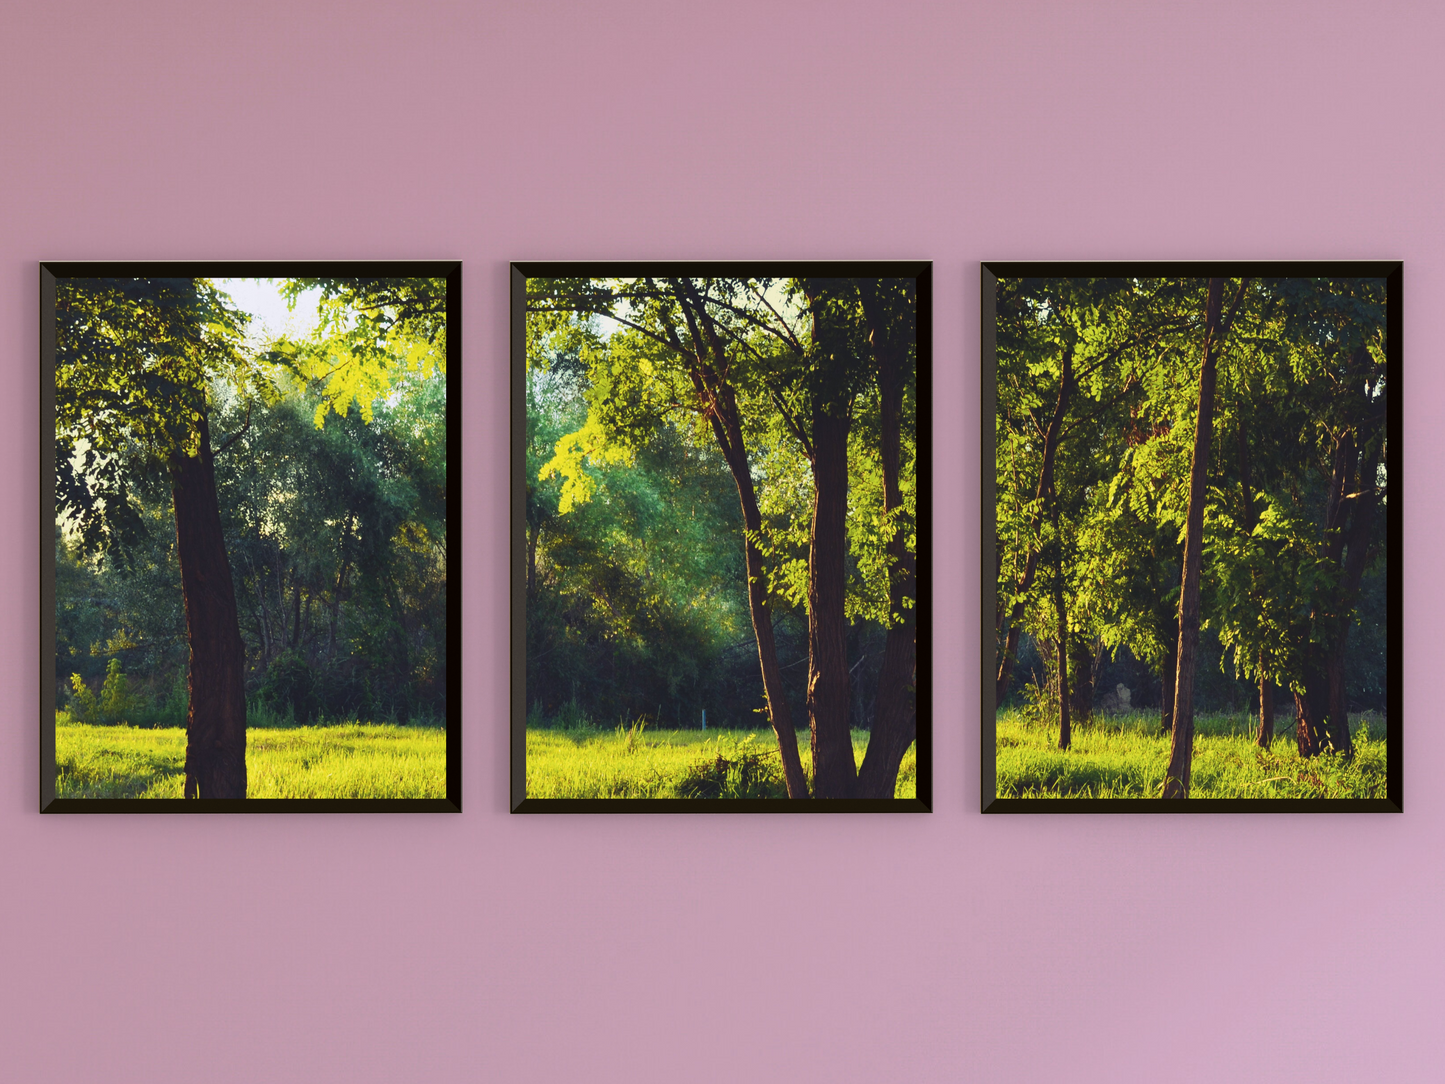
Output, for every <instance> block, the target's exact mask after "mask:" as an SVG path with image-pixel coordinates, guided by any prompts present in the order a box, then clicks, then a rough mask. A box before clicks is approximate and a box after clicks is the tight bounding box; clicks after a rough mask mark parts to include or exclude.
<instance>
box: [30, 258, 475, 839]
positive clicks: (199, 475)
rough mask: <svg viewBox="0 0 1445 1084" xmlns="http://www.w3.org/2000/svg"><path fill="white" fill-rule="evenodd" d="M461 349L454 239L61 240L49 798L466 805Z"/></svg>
mask: <svg viewBox="0 0 1445 1084" xmlns="http://www.w3.org/2000/svg"><path fill="white" fill-rule="evenodd" d="M460 357H461V264H460V263H457V262H454V261H451V262H413V263H401V262H377V263H362V262H357V263H297V262H275V263H266V262H256V263H221V262H197V263H42V264H41V265H40V372H41V379H40V391H41V403H40V411H41V424H40V472H41V486H40V491H41V494H42V498H41V516H40V529H41V539H40V542H41V545H40V553H41V568H40V578H41V615H40V624H41V645H42V647H41V658H42V667H41V683H40V706H41V720H40V735H41V739H40V808H41V811H42V812H49V813H55V812H63V813H79V812H107V813H109V812H195V811H202V812H275V811H286V812H404V811H436V812H443V811H451V812H455V811H459V810H460V809H461V698H460V688H461V675H460V671H459V669H458V660H459V650H458V649H459V644H460V628H459V617H460V610H459V608H458V605H457V603H458V600H459V599H460V584H459V578H458V576H459V572H460V564H459V555H460V552H461V539H460V534H459V530H460V518H459V503H458V502H459V494H460V489H459V482H460V479H459V475H458V468H459V462H458V458H457V456H456V454H455V453H456V451H457V446H456V440H457V439H458V438H457V436H456V434H458V433H459V432H460V430H459V428H458V424H457V423H458V420H459V419H458V416H457V415H458V410H459V403H460V398H459V377H460V367H459V360H460ZM449 614H450V616H451V621H450V623H449V622H448V615H449ZM52 651H53V652H54V654H53V660H54V661H53V663H52V662H51V659H52V655H51V652H52Z"/></svg>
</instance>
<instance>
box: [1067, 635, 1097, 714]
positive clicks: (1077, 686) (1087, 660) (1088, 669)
mask: <svg viewBox="0 0 1445 1084" xmlns="http://www.w3.org/2000/svg"><path fill="white" fill-rule="evenodd" d="M1093 714H1094V650H1093V648H1092V647H1091V646H1090V645H1089V642H1088V641H1087V640H1084V639H1082V638H1081V637H1079V636H1077V635H1075V636H1074V637H1072V638H1071V639H1070V640H1069V718H1070V719H1071V720H1072V721H1073V723H1074V724H1075V725H1077V726H1087V725H1088V724H1089V720H1090V719H1091V718H1092V717H1093Z"/></svg>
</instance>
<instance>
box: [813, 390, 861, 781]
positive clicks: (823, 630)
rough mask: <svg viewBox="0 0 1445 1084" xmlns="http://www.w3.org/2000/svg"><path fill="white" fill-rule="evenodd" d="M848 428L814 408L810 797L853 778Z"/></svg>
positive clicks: (845, 421)
mask: <svg viewBox="0 0 1445 1084" xmlns="http://www.w3.org/2000/svg"><path fill="white" fill-rule="evenodd" d="M848 429H849V418H848V415H847V412H846V408H841V407H838V406H836V405H835V406H834V408H833V410H831V411H830V410H829V409H828V408H827V407H824V406H819V407H815V409H814V411H813V493H814V496H813V525H812V531H811V533H810V535H809V538H808V721H809V725H810V728H811V730H812V736H813V743H812V744H813V795H814V797H816V798H851V797H853V796H854V792H855V791H856V790H857V784H858V769H857V765H856V764H855V763H854V760H853V738H852V734H851V732H850V729H849V726H848V644H847V621H846V618H845V613H844V585H845V582H846V579H845V576H846V569H845V561H846V557H847V549H848V539H847V534H846V526H847V523H846V521H847V515H848Z"/></svg>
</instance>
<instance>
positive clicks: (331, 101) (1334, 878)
mask: <svg viewBox="0 0 1445 1084" xmlns="http://www.w3.org/2000/svg"><path fill="white" fill-rule="evenodd" d="M1442 40H1445V15H1442V9H1441V8H1440V7H1439V6H1438V5H1434V4H1427V3H1411V4H1388V3H1386V4H1379V3H1377V4H1368V5H1366V4H1356V3H1333V2H1324V3H1321V2H1309V3H1305V2H1280V3H1259V2H1257V0H1246V2H1239V3H1234V2H1226V3H1219V4H1211V5H1165V4H1158V3H1148V2H1139V3H1119V2H1115V3H1095V4H1072V3H1062V2H1061V3H1038V2H1015V3H1009V4H997V3H989V4H983V3H925V2H913V0H909V2H904V3H899V4H882V3H878V2H876V0H841V2H835V3H814V2H807V3H805V2H782V3H779V2H756V0H736V2H732V3H726V4H720V3H692V2H678V0H669V2H663V0H657V2H649V0H604V2H601V3H568V4H559V3H552V2H531V3H526V4H522V3H516V4H508V5H502V4H485V3H463V2H453V3H447V2H430V0H418V2H408V3H400V2H394V3H382V2H373V0H357V2H355V3H350V4H342V3H334V2H319V0H308V2H303V3H290V2H286V3H281V2H276V0H250V2H246V3H240V2H221V3H196V2H194V0H187V2H179V0H177V2H167V0H139V2H138V3H133V4H111V3H101V2H98V0H86V2H79V3H77V2H70V0H50V2H47V3H44V4H38V3H37V4H25V5H21V4H11V5H7V6H6V8H5V10H4V12H3V14H0V365H3V366H4V379H5V387H6V394H4V395H3V396H0V462H3V463H4V464H5V465H6V466H5V469H4V470H3V471H0V507H3V508H4V509H6V514H5V516H3V517H0V612H3V613H4V614H5V615H6V620H4V621H3V622H0V718H3V721H4V725H3V726H0V871H3V872H0V1077H4V1078H5V1079H8V1080H17V1081H23V1080H37V1081H38V1080H44V1081H88V1080H145V1081H152V1082H156V1084H167V1082H172V1081H182V1080H184V1081H198V1080H199V1081H209V1080H216V1081H283V1082H288V1081H348V1082H370V1081H398V1080H469V1079H478V1080H481V1079H485V1080H508V1081H570V1080H596V1081H654V1080H656V1081H663V1080H667V1081H673V1080H696V1081H736V1080H759V1081H773V1080H777V1081H783V1080H789V1081H800V1080H802V1081H879V1080H919V1081H945V1080H947V1081H952V1080H1074V1081H1091V1080H1100V1081H1103V1080H1110V1081H1117V1080H1136V1079H1145V1078H1148V1079H1155V1080H1177V1081H1216V1080H1261V1081H1264V1080H1269V1081H1284V1080H1311V1081H1360V1080H1393V1081H1417V1080H1438V1079H1440V1075H1441V1073H1442V1072H1445V1069H1442V1057H1445V1031H1442V1030H1441V1028H1440V1026H1439V1023H1440V1021H1439V1006H1440V1004H1441V1002H1442V997H1445V968H1442V962H1445V960H1442V948H1445V923H1442V922H1441V914H1442V906H1445V848H1442V843H1441V841H1442V839H1445V798H1442V787H1441V784H1440V779H1441V773H1440V771H1439V765H1441V764H1442V763H1445V728H1442V727H1439V726H1436V725H1434V723H1433V722H1432V714H1433V713H1434V712H1435V711H1436V710H1437V709H1438V703H1439V699H1440V698H1439V696H1438V695H1432V694H1431V692H1430V686H1431V683H1432V681H1433V680H1434V678H1435V676H1436V675H1438V673H1439V663H1440V659H1441V658H1442V653H1445V637H1442V632H1441V625H1440V621H1439V613H1440V610H1441V606H1442V604H1445V561H1441V560H1440V559H1439V557H1438V555H1437V554H1436V552H1435V546H1434V544H1433V543H1432V541H1431V540H1432V538H1435V537H1436V536H1437V535H1438V534H1439V532H1440V531H1441V529H1442V528H1445V514H1442V508H1441V496H1442V492H1445V483H1442V481H1441V478H1440V475H1439V473H1438V466H1437V465H1438V464H1439V463H1441V462H1442V461H1445V440H1442V432H1445V430H1442V426H1441V424H1440V417H1441V409H1442V401H1445V370H1442V368H1441V367H1440V365H1439V364H1438V363H1437V360H1436V358H1437V354H1438V350H1439V344H1440V343H1442V342H1445V302H1442V298H1445V66H1442V64H1441V62H1440V43H1441V41H1442ZM259 257H272V258H297V259H303V258H352V257H367V258H400V257H408V258H460V259H462V260H463V261H465V297H464V302H465V320H466V324H465V329H466V335H465V346H464V368H463V380H464V383H463V389H464V396H465V413H466V417H467V419H468V426H467V429H466V432H465V435H464V438H463V462H464V472H465V473H464V479H465V482H464V493H465V500H466V505H465V509H464V512H463V523H464V525H465V540H466V541H465V554H466V562H465V567H464V576H465V579H464V587H463V618H464V628H465V632H464V637H465V644H464V657H463V660H462V662H463V665H464V667H465V677H464V679H463V683H464V693H465V719H466V722H465V728H466V729H465V735H466V736H465V774H464V790H465V809H466V811H465V812H464V813H463V814H461V815H459V816H420V815H413V816H368V817H363V816H350V817H347V816H309V817H308V816H274V817H214V818H201V817H194V818H193V817H185V816H157V817H147V816H113V817H59V816H55V817H43V818H42V817H41V816H40V815H39V814H37V812H36V808H37V781H36V775H37V771H36V763H37V750H38V735H37V725H36V718H37V705H38V690H37V673H38V671H39V668H40V664H41V657H40V645H39V644H38V642H37V641H38V637H37V633H36V621H37V618H36V613H37V608H38V605H39V592H38V587H37V568H38V563H39V552H38V548H37V547H38V539H39V531H38V529H37V528H38V524H37V518H36V516H37V513H36V509H37V506H38V503H39V483H38V479H37V469H38V468H37V463H38V458H37V457H38V452H37V447H38V439H39V430H38V421H37V402H38V399H37V396H38V383H37V380H38V377H37V372H36V357H37V329H36V308H37V285H36V262H37V261H38V260H41V259H55V260H68V259H172V258H197V259H199V258H238V259H245V258H259ZM605 257H626V258H645V259H653V258H657V259H662V258H679V257H680V258H692V257H707V258H718V259H742V258H768V259H783V258H809V259H812V258H834V257H839V258H927V259H932V260H934V261H936V262H935V288H936V309H935V311H936V315H935V325H934V332H935V343H936V361H935V367H936V368H935V384H934V387H935V394H936V400H935V402H934V406H933V409H934V416H935V420H936V427H935V433H936V443H935V448H934V452H935V456H936V459H935V463H936V465H937V469H936V479H937V489H936V493H935V501H936V506H935V507H936V519H935V522H936V525H937V533H936V536H935V539H934V543H935V546H936V551H935V552H936V554H937V557H936V565H935V568H936V575H935V583H936V595H935V598H934V605H935V614H936V617H935V624H934V629H935V640H934V651H935V658H936V660H937V665H936V670H937V674H936V680H935V693H934V698H935V704H936V705H937V717H936V720H935V723H934V733H935V736H936V758H935V759H936V770H935V788H934V789H935V794H936V798H937V803H936V804H937V811H936V812H934V813H933V814H932V815H926V816H925V815H918V816H887V817H813V816H797V817H787V818H782V817H761V816H756V817H750V816H732V817H722V816H719V817H710V816H686V817H683V816H678V817H664V816H659V817H647V816H618V817H566V816H536V817H514V816H509V815H508V814H507V812H506V782H507V729H506V713H507V652H508V641H507V590H508V580H507V571H506V554H507V521H506V511H507V469H508V468H507V405H506V404H507V388H508V375H507V321H506V312H507V263H508V261H509V260H514V259H536V260H543V259H574V258H575V259H601V258H605ZM1232 257H1248V258H1260V259H1303V258H1398V259H1403V260H1404V261H1405V265H1406V271H1405V304H1406V310H1405V318H1404V334H1405V342H1404V359H1405V367H1406V368H1405V376H1404V379H1405V381H1406V385H1405V386H1406V389H1407V390H1406V398H1405V400H1404V418H1405V427H1406V430H1405V432H1406V437H1407V442H1406V443H1405V445H1404V450H1403V464H1402V466H1403V469H1401V464H1399V463H1392V464H1391V469H1392V471H1395V472H1397V473H1396V478H1398V479H1400V482H1399V484H1400V485H1401V486H1402V489H1401V490H1397V491H1396V492H1400V493H1401V494H1402V499H1403V500H1404V502H1405V505H1404V508H1405V511H1404V515H1405V528H1406V535H1405V540H1404V558H1405V575H1406V582H1407V586H1406V591H1405V615H1404V625H1405V642H1404V652H1403V658H1404V667H1405V675H1406V677H1405V697H1404V703H1403V704H1402V705H1399V706H1398V708H1397V710H1400V711H1403V713H1404V715H1403V717H1404V726H1405V737H1406V741H1407V746H1406V750H1405V779H1404V802H1405V809H1406V812H1405V813H1404V814H1403V815H1400V816H1313V817H1311V816H1305V815H1286V816H1242V815H1239V816H1235V815H1229V816H1218V817H1173V816H1139V817H1132V816H1094V817H1086V816H1015V817H983V816H980V815H979V813H978V812H977V807H978V800H977V789H978V785H977V777H978V752H977V749H978V727H979V720H978V717H977V709H976V707H975V705H976V704H977V703H978V686H977V676H976V674H975V665H974V660H975V659H976V658H977V657H978V639H977V637H978V629H977V628H976V621H975V614H976V613H977V607H978V584H977V580H978V571H977V570H978V563H979V559H980V555H979V545H978V540H977V537H976V533H977V523H978V515H977V512H976V505H977V502H978V486H977V481H976V477H977V473H978V458H977V457H978V439H977V438H978V417H977V398H976V391H975V388H976V385H977V376H978V358H979V350H978V332H979V314H978V301H977V297H978V273H979V272H978V264H979V261H980V260H983V259H1086V258H1105V259H1109V258H1147V259H1164V258H1199V259H1209V258H1232Z"/></svg>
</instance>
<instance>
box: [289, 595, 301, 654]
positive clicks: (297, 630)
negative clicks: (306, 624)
mask: <svg viewBox="0 0 1445 1084" xmlns="http://www.w3.org/2000/svg"><path fill="white" fill-rule="evenodd" d="M291 608H292V616H291V649H292V650H293V651H294V650H295V649H296V648H297V647H299V646H300V645H301V583H300V581H298V580H295V579H293V580H292V581H291Z"/></svg>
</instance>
